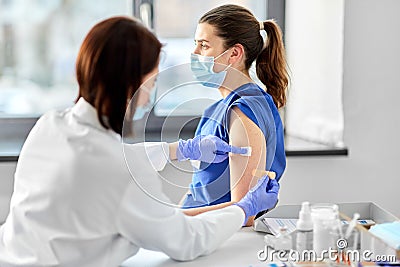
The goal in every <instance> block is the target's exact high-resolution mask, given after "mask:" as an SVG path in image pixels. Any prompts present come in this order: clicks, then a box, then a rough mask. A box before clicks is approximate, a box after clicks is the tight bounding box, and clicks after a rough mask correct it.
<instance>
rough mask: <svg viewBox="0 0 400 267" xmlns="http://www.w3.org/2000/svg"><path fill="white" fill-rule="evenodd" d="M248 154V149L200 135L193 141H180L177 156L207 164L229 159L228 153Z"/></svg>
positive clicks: (180, 158) (214, 137)
mask: <svg viewBox="0 0 400 267" xmlns="http://www.w3.org/2000/svg"><path fill="white" fill-rule="evenodd" d="M229 152H232V153H235V154H246V153H247V149H246V148H241V147H235V146H231V145H229V144H228V143H226V142H225V141H223V140H221V139H220V138H219V137H216V136H213V135H198V136H196V137H195V138H193V139H188V140H182V139H181V140H179V142H178V148H177V150H176V156H177V158H178V160H179V161H182V160H188V159H191V160H200V161H203V162H207V163H220V162H222V161H224V160H225V159H226V158H228V153H229Z"/></svg>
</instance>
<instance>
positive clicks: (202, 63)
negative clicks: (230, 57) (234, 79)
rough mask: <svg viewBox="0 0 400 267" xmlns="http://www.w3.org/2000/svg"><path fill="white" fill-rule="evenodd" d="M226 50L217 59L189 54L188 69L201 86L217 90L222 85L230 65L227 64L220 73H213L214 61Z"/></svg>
mask: <svg viewBox="0 0 400 267" xmlns="http://www.w3.org/2000/svg"><path fill="white" fill-rule="evenodd" d="M228 51H229V49H228V50H226V51H225V52H223V53H222V54H220V55H219V56H217V57H215V58H214V57H210V56H202V55H198V54H193V53H192V54H191V56H190V67H191V69H192V72H193V75H194V76H195V77H196V79H197V80H198V81H200V82H201V84H202V85H204V86H207V87H212V88H218V87H220V86H221V85H222V83H223V82H224V80H225V77H226V74H227V71H226V70H227V69H228V68H229V67H230V66H231V65H232V64H229V65H228V66H227V67H226V68H225V69H224V70H222V71H220V72H214V65H215V60H216V59H218V58H219V57H220V56H222V55H223V54H225V53H226V52H228Z"/></svg>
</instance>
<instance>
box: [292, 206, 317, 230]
mask: <svg viewBox="0 0 400 267" xmlns="http://www.w3.org/2000/svg"><path fill="white" fill-rule="evenodd" d="M296 228H297V230H300V231H311V230H312V229H313V221H312V218H311V210H310V203H309V202H307V201H306V202H303V203H302V204H301V210H300V212H299V220H298V221H297V224H296Z"/></svg>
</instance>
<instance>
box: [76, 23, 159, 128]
mask: <svg viewBox="0 0 400 267" xmlns="http://www.w3.org/2000/svg"><path fill="white" fill-rule="evenodd" d="M161 47H162V44H161V43H160V42H159V41H158V39H157V38H156V37H155V36H154V34H152V33H151V32H150V31H149V30H147V29H146V28H145V27H144V26H143V25H142V24H141V23H140V22H138V21H136V20H134V19H132V18H129V17H113V18H109V19H106V20H104V21H102V22H100V23H98V24H96V25H95V26H94V27H93V28H92V29H91V30H90V32H89V33H88V35H87V36H86V38H85V40H84V41H83V43H82V46H81V48H80V51H79V54H78V58H77V61H76V76H77V80H78V83H79V95H78V97H77V99H76V101H78V99H79V98H80V97H83V98H84V99H85V100H86V101H87V102H89V103H90V104H91V105H92V106H94V107H95V108H96V110H97V117H98V119H99V121H100V123H101V125H102V126H103V127H105V128H106V129H109V128H111V129H112V130H113V131H115V132H116V133H119V134H122V126H123V123H124V117H125V111H126V108H127V103H128V101H129V100H130V99H131V98H132V97H133V96H134V95H135V92H136V91H137V90H138V88H139V87H140V84H141V81H142V78H143V77H144V76H145V75H146V74H148V73H150V72H151V71H152V70H153V69H154V68H155V67H156V66H157V64H158V58H159V54H160V51H161ZM134 101H136V100H135V99H134ZM130 115H132V114H130ZM105 118H106V119H105Z"/></svg>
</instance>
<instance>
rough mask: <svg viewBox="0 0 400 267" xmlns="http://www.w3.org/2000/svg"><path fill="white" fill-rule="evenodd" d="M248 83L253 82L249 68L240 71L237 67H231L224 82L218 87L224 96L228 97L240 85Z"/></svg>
mask: <svg viewBox="0 0 400 267" xmlns="http://www.w3.org/2000/svg"><path fill="white" fill-rule="evenodd" d="M246 83H253V80H252V79H251V78H250V75H249V72H248V71H247V70H244V71H238V70H236V69H231V70H230V71H228V73H227V74H226V78H225V81H224V83H223V84H222V85H221V86H220V87H219V88H218V90H219V92H220V93H221V95H222V97H223V98H225V97H227V96H228V95H229V94H230V93H231V92H232V91H234V90H236V89H237V88H239V87H240V86H242V85H243V84H246Z"/></svg>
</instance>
